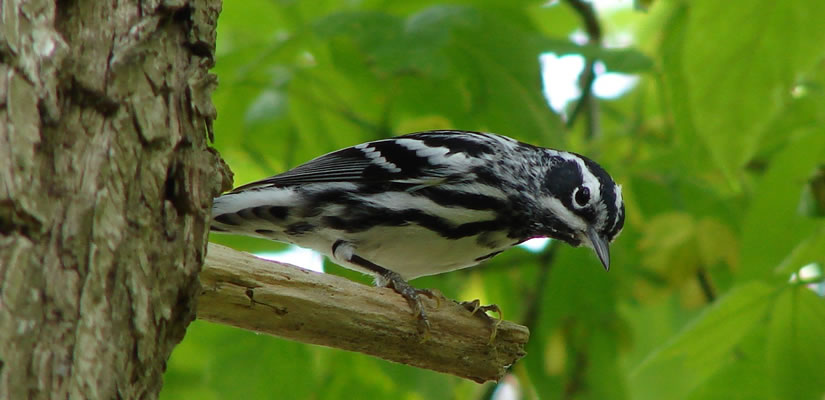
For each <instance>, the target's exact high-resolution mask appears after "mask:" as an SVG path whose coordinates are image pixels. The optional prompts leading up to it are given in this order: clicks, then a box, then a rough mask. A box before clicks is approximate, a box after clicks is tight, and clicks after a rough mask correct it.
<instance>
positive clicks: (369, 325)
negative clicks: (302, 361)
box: [198, 243, 529, 383]
mask: <svg viewBox="0 0 825 400" xmlns="http://www.w3.org/2000/svg"><path fill="white" fill-rule="evenodd" d="M200 279H201V285H202V287H203V291H202V292H201V294H200V297H199V298H198V318H201V319H204V320H208V321H212V322H217V323H222V324H227V325H232V326H236V327H239V328H243V329H248V330H252V331H255V332H261V333H266V334H270V335H274V336H279V337H283V338H287V339H291V340H295V341H299V342H304V343H311V344H318V345H322V346H328V347H334V348H339V349H344V350H349V351H357V352H360V353H365V354H369V355H372V356H375V357H379V358H383V359H385V360H390V361H395V362H399V363H403V364H408V365H413V366H416V367H420V368H426V369H431V370H435V371H439V372H444V373H448V374H453V375H456V376H459V377H462V378H467V379H472V380H474V381H476V382H479V383H481V382H485V381H490V380H493V381H495V380H498V379H500V378H501V377H502V376H503V375H504V373H505V372H506V370H507V367H508V366H509V365H511V364H513V363H514V362H515V361H516V360H518V359H519V358H521V357H523V356H524V355H525V354H526V353H525V351H524V346H525V344H526V343H527V339H528V336H529V332H528V330H527V328H525V327H523V326H521V325H517V324H514V323H512V322H509V321H502V322H501V324H500V325H499V326H498V328H497V330H496V334H495V337H494V339H493V340H492V342H491V341H490V338H491V333H492V332H493V331H492V329H493V327H494V325H495V323H496V321H497V320H495V319H492V318H489V317H487V316H486V315H485V314H476V315H472V314H471V313H470V312H468V311H467V309H465V308H464V307H462V306H461V305H459V304H457V303H455V302H453V301H452V300H448V299H446V298H444V297H443V296H439V297H440V298H439V299H438V300H434V299H428V298H427V297H424V298H423V299H422V300H423V301H424V307H425V309H426V312H427V315H428V316H429V319H430V323H431V324H432V327H431V329H430V333H429V336H428V337H427V338H426V339H424V338H423V337H422V336H421V335H420V334H419V333H418V332H417V327H418V324H417V320H416V318H415V317H414V316H413V315H412V313H411V311H410V307H409V306H408V305H407V302H406V301H405V300H404V299H403V298H402V297H401V296H400V295H398V294H397V293H395V292H394V291H393V290H392V289H388V288H378V287H370V286H364V285H362V284H359V283H356V282H353V281H350V280H348V279H345V278H341V277H338V276H334V275H328V274H321V273H317V272H313V271H308V270H304V269H301V268H298V267H294V266H291V265H287V264H280V263H276V262H271V261H267V260H262V259H259V258H256V257H254V256H252V255H250V254H247V253H242V252H238V251H235V250H232V249H229V248H227V247H224V246H220V245H216V244H213V243H210V244H209V248H208V253H207V256H206V262H205V264H204V266H203V270H202V271H201V274H200ZM422 339H424V340H422Z"/></svg>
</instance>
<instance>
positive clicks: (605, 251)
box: [587, 226, 610, 271]
mask: <svg viewBox="0 0 825 400" xmlns="http://www.w3.org/2000/svg"><path fill="white" fill-rule="evenodd" d="M587 237H588V238H589V239H590V244H591V245H592V246H593V250H595V251H596V255H597V256H599V260H600V261H601V262H602V265H604V270H605V271H609V270H610V246H609V244H608V243H607V240H604V238H603V237H601V236H600V235H599V233H598V232H596V229H595V228H593V227H592V226H589V227H587Z"/></svg>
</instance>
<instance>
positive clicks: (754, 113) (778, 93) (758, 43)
mask: <svg viewBox="0 0 825 400" xmlns="http://www.w3.org/2000/svg"><path fill="white" fill-rule="evenodd" d="M823 20H825V2H823V1H785V2H777V1H774V0H748V1H745V0H739V1H718V0H698V1H691V2H690V10H689V17H688V25H687V32H686V35H685V38H684V39H685V41H684V48H683V50H682V51H683V52H684V58H683V60H684V64H683V71H684V74H685V79H686V82H687V84H688V86H689V87H688V92H687V94H688V95H689V100H690V106H691V108H692V109H693V118H694V122H695V125H696V129H697V132H698V133H699V135H700V136H701V137H702V138H703V139H704V142H705V145H706V146H707V149H708V151H709V152H710V154H711V155H712V156H713V160H714V162H715V164H716V166H717V167H718V168H720V169H721V170H722V171H723V172H724V173H725V174H726V176H728V178H733V177H734V175H735V174H736V173H737V171H738V170H739V168H740V167H741V166H743V165H744V164H745V163H746V162H747V161H748V160H750V158H751V157H752V156H753V154H754V152H755V151H756V149H757V148H758V145H759V142H760V139H761V137H762V135H763V134H764V132H763V128H764V127H765V126H766V124H767V123H768V122H769V121H770V120H771V118H773V117H774V116H775V115H777V114H778V113H780V112H782V110H783V109H784V108H785V107H786V106H787V103H788V101H789V99H790V98H791V89H792V87H793V85H794V83H795V81H796V80H797V79H798V78H799V77H800V76H802V75H804V74H805V73H807V72H809V71H810V70H811V69H812V68H813V67H814V65H815V63H817V62H819V61H821V59H822V57H823V55H825V46H823V45H822V43H823V42H825V24H822V23H821V22H822V21H823ZM787 134H788V132H771V135H787ZM732 182H733V181H732Z"/></svg>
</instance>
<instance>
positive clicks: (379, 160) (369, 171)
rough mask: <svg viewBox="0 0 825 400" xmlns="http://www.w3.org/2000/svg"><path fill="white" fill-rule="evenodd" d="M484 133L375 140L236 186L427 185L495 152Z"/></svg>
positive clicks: (424, 134)
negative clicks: (323, 183)
mask: <svg viewBox="0 0 825 400" xmlns="http://www.w3.org/2000/svg"><path fill="white" fill-rule="evenodd" d="M488 136H489V135H487V134H481V133H476V132H464V131H429V132H419V133H414V134H409V135H404V136H399V137H396V138H392V139H383V140H376V141H373V142H367V143H363V144H360V145H357V146H353V147H348V148H345V149H342V150H338V151H335V152H332V153H329V154H325V155H323V156H320V157H318V158H315V159H313V160H311V161H308V162H306V163H305V164H301V165H299V166H297V167H295V168H293V169H291V170H289V171H286V172H284V173H282V174H279V175H275V176H272V177H269V178H266V179H262V180H259V181H256V182H252V183H249V184H246V185H243V186H240V187H238V188H236V189H235V190H233V192H239V191H244V190H249V189H256V188H265V187H271V186H294V185H303V184H308V183H319V182H356V183H358V182H365V183H366V182H394V183H403V184H409V185H411V186H414V187H418V186H430V185H436V184H439V183H441V182H444V181H445V180H446V179H449V178H451V177H460V176H461V175H462V174H464V173H466V172H467V171H469V170H470V169H471V168H472V167H473V166H475V165H477V163H478V161H479V160H478V159H476V158H475V157H474V156H477V155H478V153H479V152H481V153H493V152H494V148H493V147H494V144H495V143H494V142H493V141H491V139H490V138H489V137H488Z"/></svg>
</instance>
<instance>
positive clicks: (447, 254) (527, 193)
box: [211, 130, 624, 324]
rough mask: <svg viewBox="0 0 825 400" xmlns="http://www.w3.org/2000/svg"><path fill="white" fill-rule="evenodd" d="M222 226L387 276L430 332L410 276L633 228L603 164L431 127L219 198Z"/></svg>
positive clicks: (603, 247) (217, 224) (591, 241)
mask: <svg viewBox="0 0 825 400" xmlns="http://www.w3.org/2000/svg"><path fill="white" fill-rule="evenodd" d="M212 218H213V221H212V228H211V229H212V230H213V231H217V232H229V233H236V234H242V235H249V236H258V237H263V238H266V239H272V240H277V241H281V242H287V243H293V244H296V245H298V246H301V247H305V248H310V249H314V250H316V251H318V252H321V253H323V254H325V255H327V256H329V257H331V258H332V259H333V260H334V261H335V262H337V263H339V264H341V265H342V266H345V267H347V268H351V269H353V270H356V271H360V272H363V273H366V274H371V275H374V276H375V277H376V283H377V284H378V285H382V286H390V287H392V288H394V289H395V290H396V291H397V292H398V293H400V294H401V295H403V296H404V297H405V298H406V299H407V301H408V302H409V304H410V306H411V307H412V308H413V310H414V312H415V313H416V315H417V316H418V317H419V318H420V319H421V320H422V321H423V322H424V323H425V324H428V322H427V320H426V316H425V315H424V313H423V311H422V308H421V303H420V302H419V299H418V294H419V293H422V292H423V291H419V290H417V289H414V288H412V287H411V286H410V285H409V284H407V282H406V280H407V279H413V278H417V277H420V276H425V275H433V274H439V273H442V272H448V271H453V270H456V269H460V268H466V267H470V266H473V265H476V264H478V263H480V262H482V261H485V260H487V259H490V258H491V257H493V256H495V255H496V254H498V253H500V252H502V251H504V250H506V249H508V248H510V247H513V246H515V245H517V244H519V243H521V242H524V241H525V240H527V239H531V238H536V237H550V238H553V239H558V240H563V241H565V242H567V243H569V244H571V245H573V246H579V245H585V246H588V247H591V248H593V249H594V250H595V252H596V255H597V256H598V258H599V260H601V263H602V265H604V268H605V269H608V268H609V267H610V252H609V247H608V244H609V243H610V242H611V241H612V240H613V239H614V238H615V237H616V235H618V234H619V232H620V231H621V229H622V226H623V225H624V202H623V200H622V191H621V187H620V186H619V185H617V184H616V183H615V182H613V179H612V178H611V177H610V175H608V174H607V172H605V170H604V169H602V167H601V166H599V165H598V164H596V163H595V162H594V161H592V160H590V159H588V158H586V157H584V156H581V155H578V154H574V153H568V152H563V151H558V150H552V149H547V148H542V147H536V146H532V145H529V144H526V143H521V142H519V141H516V140H514V139H511V138H508V137H505V136H500V135H495V134H491V133H480V132H468V131H448V130H442V131H428V132H419V133H413V134H409V135H404V136H399V137H395V138H391V139H383V140H376V141H373V142H368V143H363V144H359V145H357V146H353V147H348V148H345V149H342V150H338V151H335V152H332V153H329V154H326V155H323V156H321V157H318V158H316V159H314V160H311V161H309V162H307V163H305V164H303V165H300V166H298V167H295V168H293V169H291V170H289V171H286V172H284V173H282V174H280V175H275V176H273V177H270V178H266V179H263V180H260V181H257V182H253V183H249V184H246V185H243V186H241V187H238V188H237V189H235V190H233V191H231V192H229V193H226V194H224V195H222V196H220V197H218V198H216V199H215V201H214V205H213V208H212Z"/></svg>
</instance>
